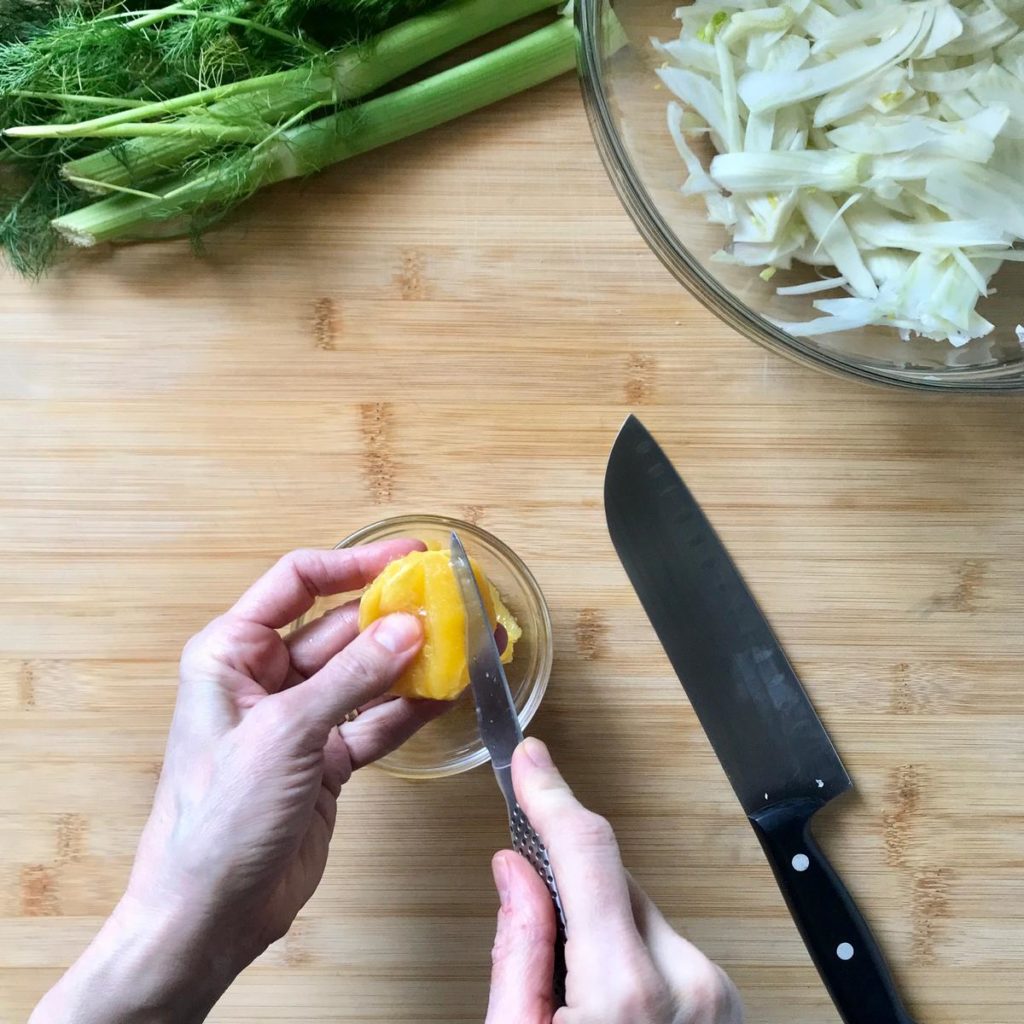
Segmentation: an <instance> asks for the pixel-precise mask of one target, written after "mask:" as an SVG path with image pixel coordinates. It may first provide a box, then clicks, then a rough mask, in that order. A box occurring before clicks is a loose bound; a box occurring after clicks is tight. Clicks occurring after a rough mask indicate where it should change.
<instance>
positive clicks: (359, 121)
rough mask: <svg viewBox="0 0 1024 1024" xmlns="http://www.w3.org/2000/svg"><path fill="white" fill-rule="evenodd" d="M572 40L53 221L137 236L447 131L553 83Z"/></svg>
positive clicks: (501, 54) (571, 34) (439, 77)
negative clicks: (149, 194)
mask: <svg viewBox="0 0 1024 1024" xmlns="http://www.w3.org/2000/svg"><path fill="white" fill-rule="evenodd" d="M575 49H576V35H575V30H574V28H573V25H572V23H571V22H570V21H569V20H568V19H567V18H559V19H558V20H557V21H556V22H555V23H554V24H552V25H549V26H547V27H546V28H542V29H539V30H537V31H535V32H532V33H531V34H529V35H527V36H525V37H523V38H521V39H518V40H516V41H514V42H512V43H509V44H507V45H506V46H503V47H501V48H499V49H497V50H494V51H492V52H490V53H486V54H483V55H482V56H480V57H477V58H475V59H473V60H470V61H467V62H466V63H464V64H460V65H458V66H457V67H454V68H451V69H450V70H447V71H442V72H440V73H439V74H436V75H433V76H431V77H430V78H426V79H424V80H423V81H420V82H417V83H415V84H413V85H410V86H407V87H406V88H403V89H398V90H396V91H395V92H391V93H387V94H385V95H383V96H380V97H377V98H376V99H372V100H368V101H366V102H365V103H362V104H359V105H357V106H355V107H351V108H349V109H347V110H343V111H341V112H339V113H337V114H334V115H331V116H330V117H324V118H320V119H318V120H315V121H312V122H310V123H308V124H303V125H299V126H296V127H294V128H289V129H287V130H286V131H283V132H281V133H280V134H279V135H278V136H277V137H276V138H274V139H273V140H272V141H271V142H270V143H269V144H268V145H265V146H263V147H262V148H257V149H255V150H253V151H250V152H248V153H245V154H243V155H242V156H238V155H227V156H225V157H224V158H223V160H222V161H220V162H217V163H213V164H211V165H210V166H209V167H208V168H207V169H206V170H204V171H201V172H199V173H197V174H195V175H194V176H190V177H186V178H184V179H182V180H180V181H178V182H176V183H175V184H173V185H172V186H170V187H169V188H168V189H167V190H166V191H165V192H164V193H163V195H162V196H161V197H160V198H159V199H149V198H143V197H141V196H128V195H119V196H115V197H112V198H109V199H104V200H101V201H99V202H97V203H93V204H91V205H89V206H86V207H83V208H82V209H80V210H76V211H74V212H72V213H69V214H66V215H64V216H62V217H60V218H58V219H57V220H55V221H54V227H55V228H56V229H57V231H58V232H60V234H61V235H62V236H63V237H65V238H66V239H68V240H69V241H71V242H73V243H74V244H77V245H95V244H97V243H100V242H104V241H109V240H112V239H118V238H125V237H132V236H135V235H138V234H142V233H144V232H145V231H146V230H147V226H148V225H151V224H152V223H154V222H160V221H166V220H168V219H173V218H177V217H182V216H186V217H187V216H189V215H190V214H192V213H194V212H195V211H197V210H201V209H203V208H204V207H209V206H217V205H220V204H232V203H234V202H237V201H238V199H239V198H244V197H245V196H246V195H248V194H250V193H252V192H254V191H256V190H257V189H259V188H262V187H264V186H266V185H269V184H272V183H274V182H279V181H283V180H285V179H287V178H296V177H301V176H304V175H308V174H312V173H313V172H315V171H318V170H321V169H322V168H324V167H327V166H329V165H330V164H334V163H337V162H339V161H342V160H345V159H348V158H349V157H352V156H356V155H357V154H359V153H365V152H367V151H368V150H371V149H375V148H377V147H379V146H384V145H386V144H388V143H390V142H395V141H397V140H398V139H402V138H405V137H407V136H409V135H413V134H415V133H417V132H421V131H424V130H426V129H428V128H432V127H434V126H436V125H439V124H442V123H443V122H445V121H450V120H452V119H454V118H456V117H460V116H462V115H463V114H467V113H469V112H470V111H473V110H477V109H479V108H480V107H484V106H487V105H488V104H491V103H495V102H497V101H498V100H501V99H504V98H506V97H508V96H511V95H513V94H515V93H518V92H521V91H523V90H525V89H529V88H531V87H532V86H534V85H538V84H540V83H541V82H544V81H547V80H548V79H551V78H554V77H556V76H557V75H560V74H563V73H564V72H566V71H568V70H570V69H571V68H572V67H573V66H574V65H575Z"/></svg>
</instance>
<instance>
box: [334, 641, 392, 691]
mask: <svg viewBox="0 0 1024 1024" xmlns="http://www.w3.org/2000/svg"><path fill="white" fill-rule="evenodd" d="M382 652H383V648H381V647H380V646H379V645H378V644H376V643H373V642H372V641H371V642H364V643H358V644H352V645H350V646H349V647H347V648H345V651H344V652H343V654H342V658H343V659H344V660H343V665H344V675H345V677H346V678H347V679H348V681H349V682H352V683H355V684H356V685H367V684H370V683H373V682H376V681H377V680H378V679H380V678H381V677H383V676H384V675H385V671H386V668H387V665H386V662H385V661H384V659H383V658H382V657H381V654H382Z"/></svg>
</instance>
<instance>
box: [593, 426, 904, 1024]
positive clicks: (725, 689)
mask: <svg viewBox="0 0 1024 1024" xmlns="http://www.w3.org/2000/svg"><path fill="white" fill-rule="evenodd" d="M604 494H605V514H606V516H607V520H608V529H609V532H610V534H611V538H612V543H613V544H614V546H615V550H616V551H617V552H618V555H619V558H620V559H621V561H622V564H623V567H624V568H625V570H626V574H627V575H628V576H629V579H630V581H631V582H632V584H633V587H634V589H635V590H636V592H637V594H638V596H639V597H640V601H641V604H642V605H643V607H644V610H645V611H646V613H647V616H648V618H649V619H650V621H651V624H652V625H653V626H654V630H655V632H656V633H657V635H658V638H659V640H660V641H661V643H662V646H663V647H664V648H665V652H666V653H667V654H668V657H669V660H670V661H671V663H672V667H673V668H674V669H675V672H676V675H677V676H678V677H679V680H680V682H681V683H682V684H683V688H684V689H685V690H686V693H687V696H688V697H689V698H690V702H691V704H692V705H693V709H694V711H695V712H696V714H697V717H698V718H699V719H700V723H701V725H702V726H703V727H704V731H705V732H706V733H707V735H708V739H709V740H710V741H711V745H712V747H713V748H714V750H715V753H716V754H717V755H718V758H719V760H720V761H721V763H722V767H723V768H724V769H725V772H726V774H727V776H728V777H729V780H730V782H731V783H732V786H733V789H734V790H735V791H736V795H737V796H738V797H739V800H740V803H741V804H742V806H743V809H744V811H745V812H746V814H747V817H748V818H749V819H750V822H751V824H752V825H753V827H754V830H755V832H756V833H757V836H758V839H759V840H760V841H761V844H762V846H763V848H764V850H765V853H766V855H767V857H768V860H769V862H770V864H771V866H772V870H773V871H774V873H775V876H776V879H777V880H778V882H779V886H780V888H781V889H782V892H783V895H784V896H785V897H786V902H787V903H788V904H789V907H790V910H791V912H792V913H793V916H794V919H795V920H796V923H797V925H798V927H799V928H800V931H801V934H802V935H803V937H804V941H805V942H806V943H807V946H808V949H809V951H810V953H811V956H812V957H813V959H814V961H815V964H816V966H817V967H818V970H819V972H820V973H821V976H822V979H823V980H824V981H825V984H826V985H827V987H828V989H829V991H830V993H831V995H832V998H833V1000H834V1001H835V1003H836V1006H837V1008H838V1009H839V1012H840V1014H841V1015H842V1017H843V1020H844V1021H846V1022H847V1024H912V1022H911V1018H910V1017H909V1015H908V1014H907V1011H906V1010H905V1009H904V1008H903V1006H902V1005H901V1003H900V1000H899V996H898V995H897V993H896V990H895V986H894V984H893V982H892V979H891V977H890V976H889V972H888V969H887V968H886V966H885V962H884V960H883V958H882V955H881V952H880V951H879V949H878V946H877V943H876V942H875V940H874V937H873V936H872V935H871V932H870V930H869V928H868V926H867V924H866V922H865V921H864V920H863V918H862V917H861V915H860V913H859V911H858V910H857V908H856V906H855V905H854V903H853V900H852V898H851V897H850V895H849V893H848V892H847V891H846V889H845V887H844V886H843V884H842V882H841V881H840V880H839V878H838V877H837V876H836V874H835V872H834V870H833V869H832V867H831V866H830V865H829V863H828V861H827V860H826V859H825V856H824V854H823V853H822V852H821V850H820V849H819V848H818V846H817V844H816V843H815V842H814V839H813V837H812V835H811V833H810V828H809V826H810V821H811V818H812V817H813V816H814V814H815V813H817V811H819V810H820V809H821V808H822V807H823V806H824V805H825V804H826V803H828V802H829V801H830V800H832V799H833V798H834V797H836V796H839V795H840V794H841V793H844V792H845V791H846V790H848V789H850V788H851V786H852V783H851V781H850V777H849V775H848V774H847V772H846V769H845V768H844V767H843V763H842V761H840V759H839V755H838V754H837V753H836V751H835V748H834V747H833V745H832V741H831V740H830V739H829V736H828V733H826V731H825V728H824V726H823V725H822V724H821V722H820V720H819V719H818V716H817V715H816V714H815V712H814V708H813V707H812V706H811V702H810V700H809V699H808V698H807V695H806V693H805V692H804V690H803V687H802V686H801V685H800V681H799V679H797V676H796V673H795V672H794V671H793V668H792V666H791V665H790V663H789V660H788V659H787V658H786V655H785V653H784V652H783V650H782V648H781V646H780V645H779V642H778V640H777V639H776V637H775V634H774V633H773V632H772V629H771V627H770V626H769V625H768V622H767V620H766V619H765V618H764V616H763V614H762V613H761V610H760V609H759V608H758V606H757V604H756V602H755V601H754V598H753V596H752V595H751V593H750V591H749V590H748V589H747V586H746V584H745V583H744V582H743V578H742V577H741V576H740V574H739V571H738V570H737V569H736V566H735V565H734V564H733V561H732V559H731V558H730V557H729V554H728V552H727V551H726V549H725V547H724V546H723V544H722V542H721V541H720V540H719V538H718V536H717V534H716V533H715V531H714V529H713V527H712V526H711V524H710V523H709V522H708V520H707V517H706V516H705V515H704V513H703V511H702V510H701V508H700V506H699V505H698V504H697V502H696V500H695V499H694V497H693V495H692V494H691V493H690V490H689V488H687V486H686V484H684V483H683V481H682V480H681V479H680V477H679V474H678V473H677V472H676V470H675V468H674V467H673V466H672V464H671V462H669V460H668V458H667V457H666V456H665V454H664V453H663V452H662V450H661V449H660V448H659V447H658V445H657V443H656V442H655V440H654V438H652V437H651V435H650V434H649V433H648V432H647V430H646V428H645V427H644V426H643V424H642V423H641V422H640V421H639V420H638V419H637V418H636V417H635V416H630V417H629V419H628V420H627V421H626V423H625V424H624V425H623V427H622V430H621V431H620V433H619V436H618V438H617V439H616V441H615V445H614V447H613V448H612V452H611V456H610V457H609V460H608V468H607V472H606V475H605V492H604Z"/></svg>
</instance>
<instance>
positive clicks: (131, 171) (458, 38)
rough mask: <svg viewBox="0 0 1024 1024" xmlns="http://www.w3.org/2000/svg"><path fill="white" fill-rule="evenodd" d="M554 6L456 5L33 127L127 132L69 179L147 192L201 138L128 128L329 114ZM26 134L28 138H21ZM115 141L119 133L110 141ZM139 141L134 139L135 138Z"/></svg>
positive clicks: (527, 2)
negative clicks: (270, 63) (367, 36)
mask: <svg viewBox="0 0 1024 1024" xmlns="http://www.w3.org/2000/svg"><path fill="white" fill-rule="evenodd" d="M550 6H551V0H498V2H496V0H455V2H453V3H449V4H446V5H445V6H444V7H441V8H439V9H437V10H434V11H430V12H428V13H426V14H421V15H419V16H417V17H415V18H411V19H410V20H409V21H406V22H402V23H400V24H398V25H396V26H394V27H393V28H390V29H386V30H385V31H384V32H382V33H381V34H380V35H379V36H378V37H377V38H376V39H374V40H373V41H372V43H371V44H370V46H368V47H366V46H360V45H353V46H349V47H346V48H345V49H343V50H341V51H338V52H336V53H334V54H332V55H330V57H329V58H328V59H327V60H325V61H322V62H316V63H311V64H310V65H308V66H306V67H300V68H295V69H293V70H288V71H283V72H277V73H276V74H272V75H265V76H261V77H258V78H252V79H248V80H244V81H241V82H234V83H230V84H227V85H224V86H220V87H218V88H213V89H205V90H201V91H198V92H194V93H192V94H190V95H188V96H184V97H175V98H174V99H172V100H165V101H162V102H158V103H152V104H149V105H148V106H146V107H142V108H133V109H130V110H125V111H121V112H118V113H116V114H111V115H108V116H106V117H100V118H94V119H92V120H90V121H85V122H79V123H78V124H76V125H68V126H33V128H32V129H31V133H32V134H40V133H41V129H46V130H48V131H50V132H52V133H53V134H57V133H60V134H67V135H72V134H75V135H93V136H94V137H95V136H100V135H102V134H103V133H102V132H101V131H99V130H98V129H103V128H111V127H113V126H115V125H120V126H122V133H123V135H124V136H127V137H129V138H131V139H132V141H129V142H126V143H124V144H122V145H121V146H119V147H118V148H116V149H114V150H100V151H99V152H96V153H92V154H90V155H88V156H85V157H81V158H79V159H77V160H72V161H69V162H68V163H67V164H66V166H65V174H66V176H67V177H68V178H69V179H71V180H75V179H82V180H84V181H86V182H88V184H87V185H84V186H83V187H85V188H87V189H88V190H89V191H102V190H103V186H104V185H109V186H112V187H111V189H110V190H111V191H117V190H118V189H119V188H127V187H132V188H139V187H142V186H146V185H148V184H149V183H151V182H152V181H154V180H156V179H157V178H159V177H161V176H163V175H166V174H167V173H168V172H169V171H173V170H174V169H176V168H178V167H180V165H181V164H182V163H184V162H185V161H186V160H187V159H188V158H189V157H191V156H193V155H194V154H196V153H198V152H200V151H201V150H202V149H203V148H204V145H205V140H204V138H203V137H202V136H201V135H199V134H198V133H195V132H193V133H189V132H187V131H180V132H179V131H175V130H174V126H175V125H176V124H179V123H180V122H177V121H170V122H165V123H166V124H167V125H168V128H169V129H170V130H168V131H164V132H162V133H161V137H160V138H152V137H149V138H141V136H143V135H145V134H146V133H145V131H144V130H133V129H132V128H131V127H128V128H125V127H124V126H126V125H132V123H133V122H139V121H142V120H145V119H148V118H152V117H164V116H166V115H167V114H171V113H174V112H176V111H178V110H189V111H192V110H194V109H195V108H197V107H205V109H206V113H207V114H208V115H209V116H211V117H213V118H215V119H216V120H218V121H221V122H223V123H224V124H228V125H237V124H238V122H239V121H240V120H244V123H251V121H252V120H254V119H256V120H258V121H260V122H264V123H267V124H277V123H278V122H280V121H282V120H284V119H287V118H289V117H291V116H293V115H294V114H296V113H298V112H299V111H302V110H304V109H306V108H307V107H310V106H311V105H318V106H327V105H340V104H341V103H343V102H345V101H348V100H352V99H357V98H359V97H360V96H365V95H367V94H369V93H371V92H375V91H376V90H377V89H379V88H381V87H382V86H384V85H386V84H387V83H388V82H390V81H392V80H394V79H395V78H398V77H399V76H401V75H403V74H405V73H407V72H409V71H412V70H413V69H414V68H416V67H418V66H420V65H421V64H424V63H426V62H427V61H430V60H433V59H434V58H435V57H438V56H440V55H441V54H443V53H447V52H448V51H450V50H453V49H455V48H456V47H458V46H461V45H463V44H464V43H467V42H469V41H471V40H473V39H476V38H478V37H480V36H482V35H485V34H487V33H488V32H492V31H494V30H495V29H497V28H501V27H502V26H504V25H508V24H511V23H512V22H514V21H518V20H520V19H521V18H525V17H527V16H529V15H531V14H535V13H537V12H539V11H542V10H544V9H545V8H547V7H550ZM21 134H29V132H28V131H25V130H23V131H22V132H21ZM110 134H111V135H112V134H114V133H113V132H111V133H110ZM133 136H134V138H133Z"/></svg>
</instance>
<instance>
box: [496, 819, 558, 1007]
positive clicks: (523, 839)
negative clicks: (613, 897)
mask: <svg viewBox="0 0 1024 1024" xmlns="http://www.w3.org/2000/svg"><path fill="white" fill-rule="evenodd" d="M508 827H509V831H510V832H511V833H512V849H513V850H515V851H516V853H520V854H522V855H523V856H524V857H525V858H526V859H527V860H528V861H529V862H530V863H531V864H532V865H533V867H534V870H535V871H536V872H537V874H538V875H540V877H541V878H542V879H543V880H544V884H545V885H546V886H547V887H548V892H549V893H550V894H551V902H552V903H553V904H554V905H555V976H554V986H553V988H554V997H555V1009H556V1010H557V1009H558V1007H560V1006H565V911H563V910H562V898H561V897H560V896H559V895H558V884H557V883H556V882H555V876H554V873H553V872H552V870H551V861H550V860H549V859H548V851H547V848H546V847H545V846H544V844H543V843H542V842H541V839H540V836H539V835H537V833H536V831H535V830H534V827H533V826H532V825H531V824H530V820H529V818H527V817H526V815H525V814H524V813H523V809H522V808H521V807H520V806H519V804H518V803H513V804H512V806H511V807H510V808H509V815H508Z"/></svg>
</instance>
